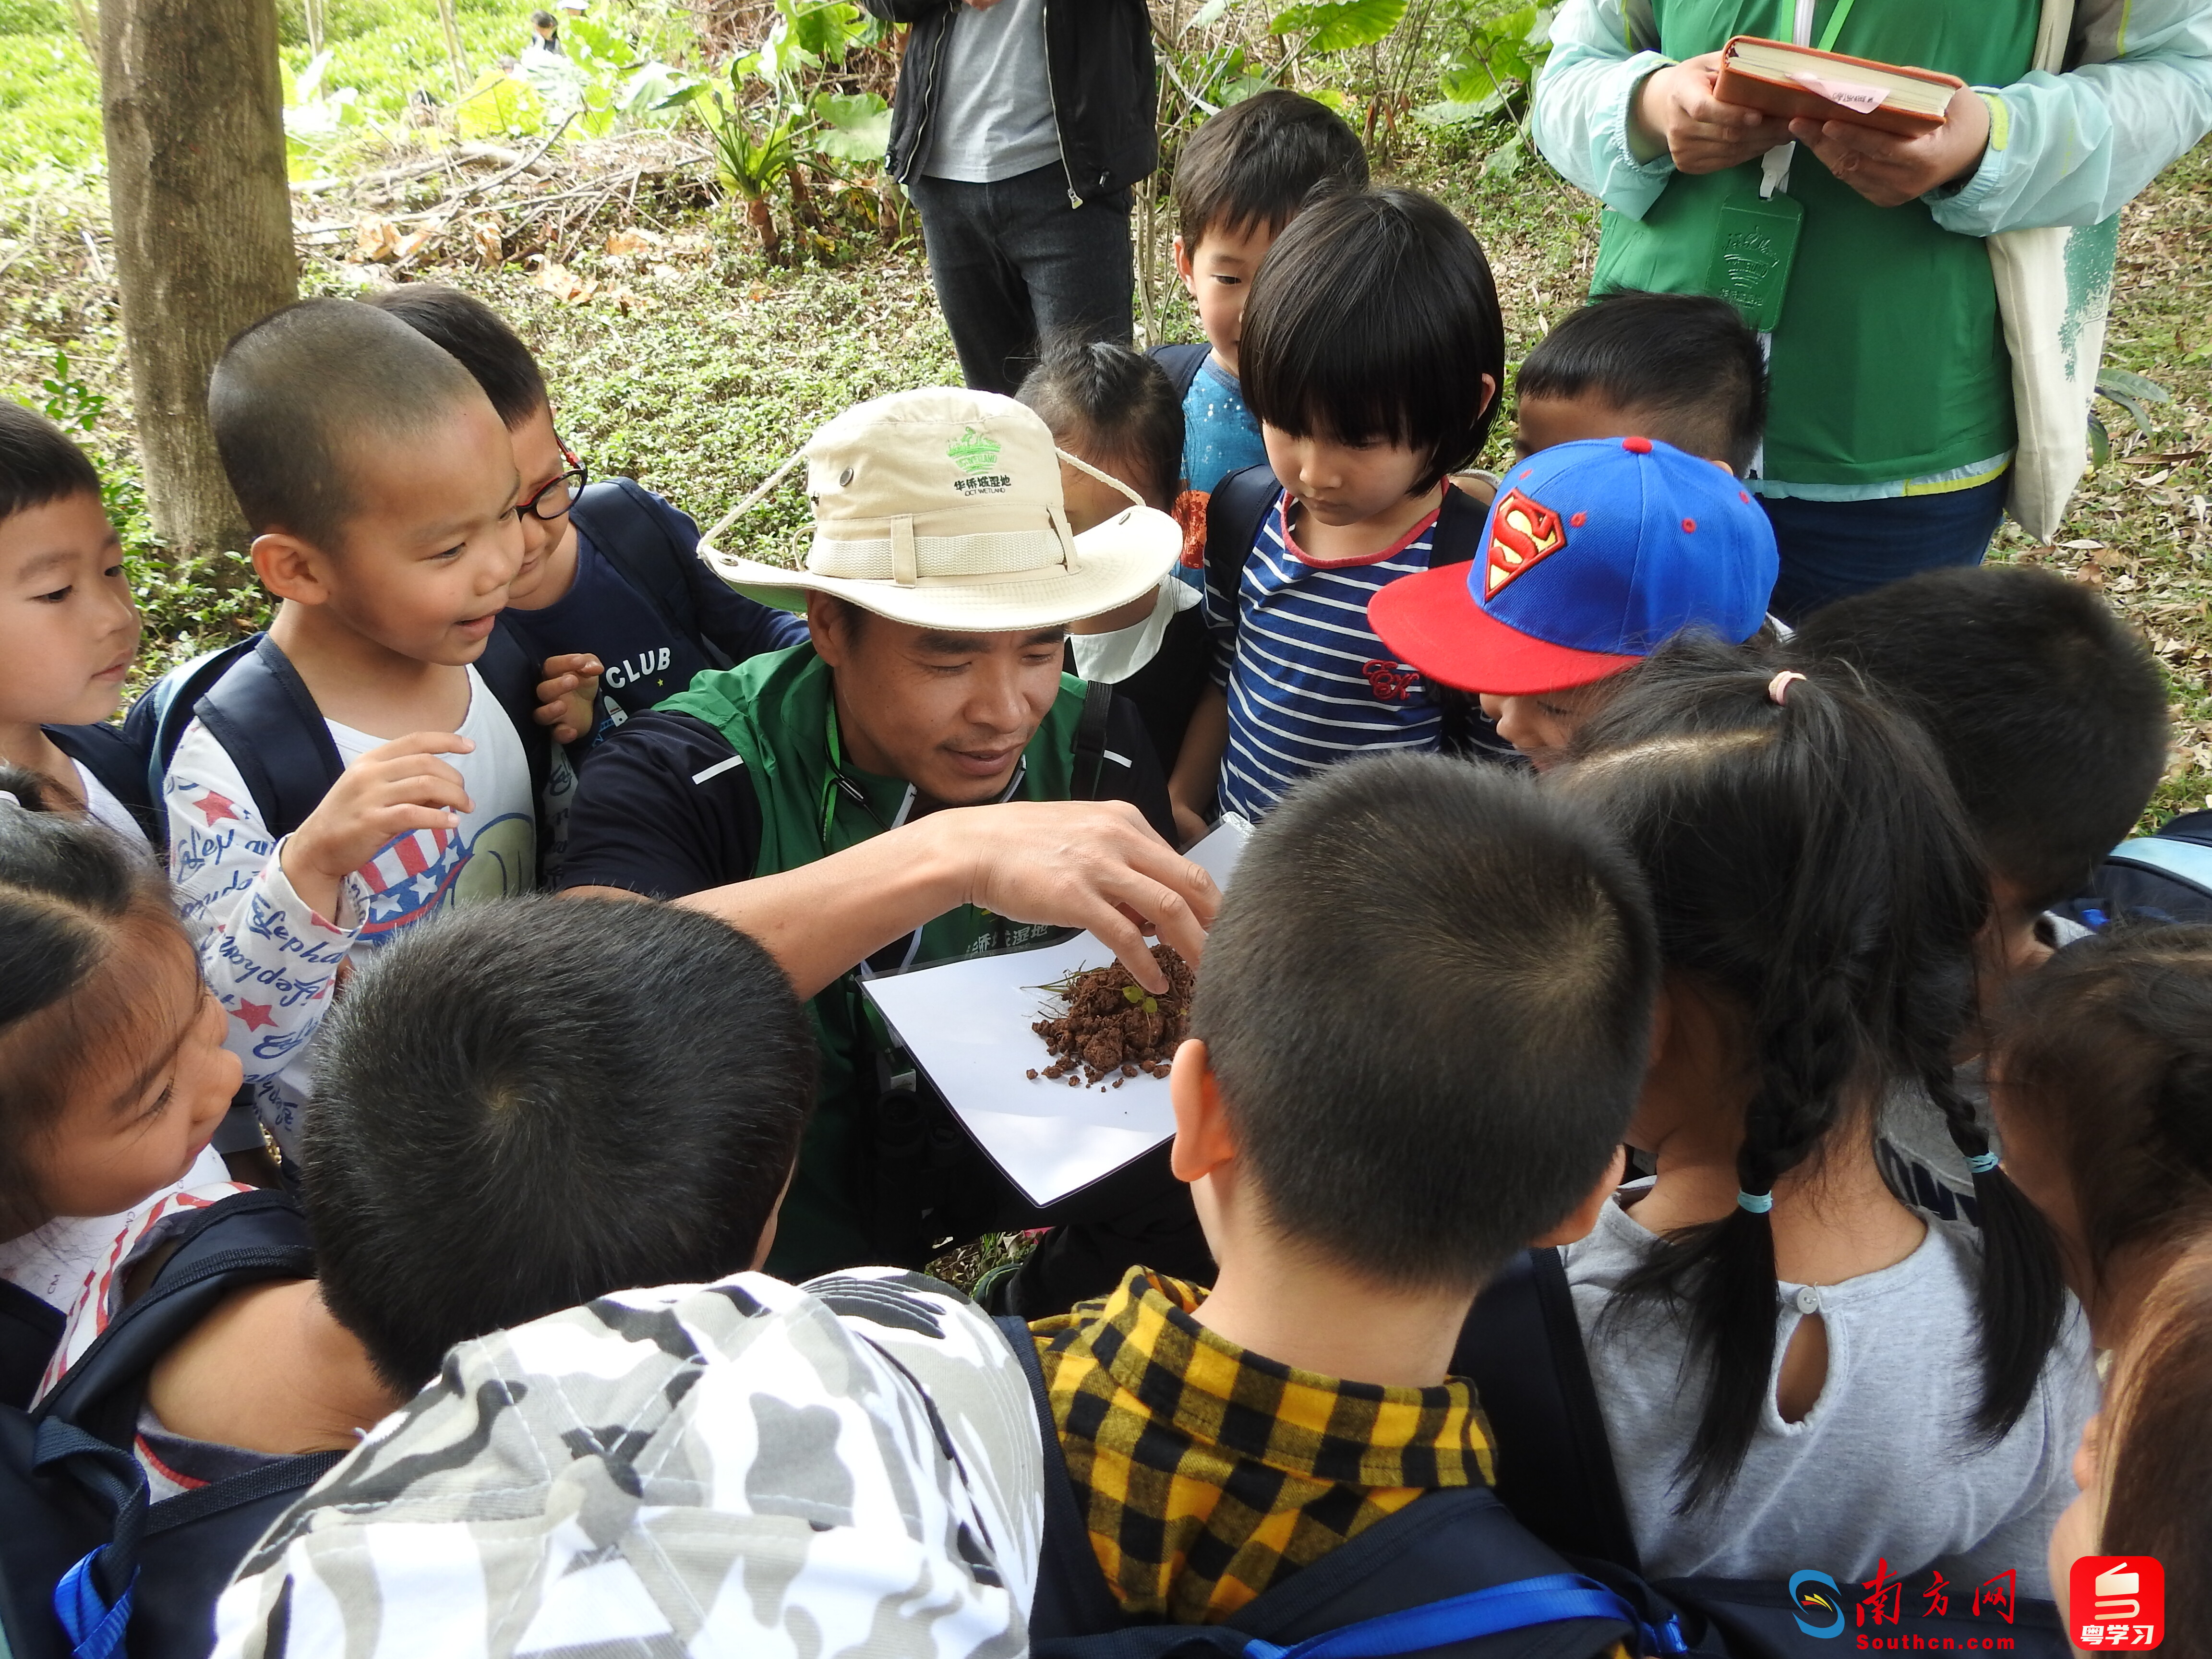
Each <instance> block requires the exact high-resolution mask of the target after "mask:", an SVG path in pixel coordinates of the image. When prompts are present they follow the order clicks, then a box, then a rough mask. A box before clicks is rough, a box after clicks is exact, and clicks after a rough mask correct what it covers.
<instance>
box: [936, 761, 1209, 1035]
mask: <svg viewBox="0 0 2212 1659" xmlns="http://www.w3.org/2000/svg"><path fill="white" fill-rule="evenodd" d="M921 822H922V824H924V825H934V826H936V829H937V832H938V833H939V834H940V835H943V836H946V837H947V840H946V842H945V843H944V844H945V847H946V848H948V849H957V857H958V858H959V860H960V862H961V867H962V868H963V869H964V871H965V872H966V874H965V879H964V882H963V894H962V896H963V898H964V899H965V900H966V902H969V903H970V904H975V905H980V906H981V907H982V908H984V909H986V910H989V911H991V912H993V913H994V915H1001V916H1005V917H1006V918H1007V919H1008V920H1009V921H1026V922H1037V923H1042V924H1044V925H1047V926H1049V927H1084V928H1088V929H1089V930H1090V931H1091V933H1095V934H1097V936H1098V937H1099V938H1100V939H1103V941H1105V943H1106V944H1108V945H1111V946H1112V947H1113V950H1114V954H1115V956H1116V957H1120V958H1121V964H1122V966H1124V967H1126V968H1127V969H1128V970H1129V972H1130V973H1131V974H1132V975H1133V976H1134V977H1135V978H1136V980H1137V982H1138V983H1139V984H1140V985H1142V986H1143V987H1145V988H1146V990H1148V991H1164V990H1165V989H1167V978H1166V976H1165V975H1163V974H1162V973H1161V972H1160V967H1159V964H1158V963H1156V962H1154V961H1153V960H1152V951H1151V948H1150V947H1149V945H1147V944H1146V934H1147V933H1157V934H1158V936H1159V938H1160V939H1162V940H1163V941H1164V943H1166V944H1169V945H1173V946H1174V947H1175V948H1176V951H1179V952H1180V953H1181V954H1182V957H1183V959H1184V960H1185V961H1187V962H1189V963H1192V964H1193V965H1195V964H1196V963H1197V962H1198V960H1199V958H1200V956H1201V955H1202V954H1203V953H1204V951H1205V950H1206V928H1207V927H1210V926H1211V925H1212V921H1213V918H1214V915H1215V913H1216V912H1217V911H1218V909H1219V908H1221V890H1220V889H1219V888H1218V887H1217V886H1215V885H1214V884H1213V878H1212V877H1211V876H1209V875H1207V874H1206V872H1205V871H1204V870H1202V869H1200V867H1199V866H1197V865H1195V864H1193V863H1192V862H1191V861H1190V860H1188V859H1186V858H1184V857H1182V856H1181V855H1180V854H1177V853H1176V850H1175V849H1174V848H1171V847H1170V846H1169V845H1168V844H1167V843H1166V842H1164V841H1162V840H1161V839H1160V838H1159V836H1157V835H1155V834H1154V833H1153V832H1152V826H1151V825H1150V824H1148V823H1146V822H1145V818H1144V815H1143V814H1142V813H1140V812H1139V811H1137V809H1136V808H1135V807H1133V806H1132V805H1128V804H1127V802H1126V801H1097V802H1090V801H1008V802H1006V803H1004V804H1003V805H995V806H976V807H964V808H958V809H953V810H948V811H941V812H933V813H932V814H931V815H930V816H929V817H927V818H924V819H923V820H922V821H921Z"/></svg>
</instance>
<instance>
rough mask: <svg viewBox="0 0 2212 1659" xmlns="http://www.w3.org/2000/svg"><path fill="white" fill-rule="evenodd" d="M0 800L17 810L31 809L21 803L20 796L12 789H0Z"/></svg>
mask: <svg viewBox="0 0 2212 1659" xmlns="http://www.w3.org/2000/svg"><path fill="white" fill-rule="evenodd" d="M0 800H4V801H6V802H7V803H8V805H10V806H13V807H15V809H16V810H17V811H25V812H27V811H30V810H31V809H30V808H29V807H27V806H25V805H23V800H22V797H21V796H20V795H18V794H17V793H15V791H14V790H12V789H0Z"/></svg>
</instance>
